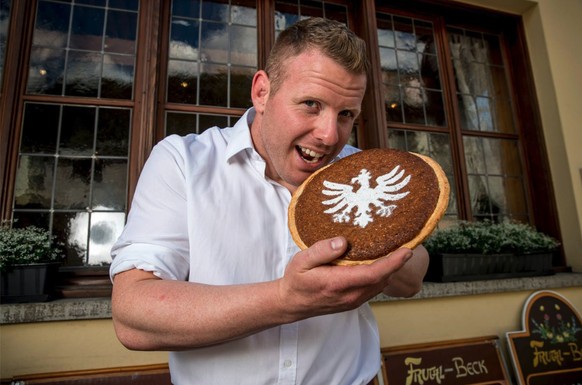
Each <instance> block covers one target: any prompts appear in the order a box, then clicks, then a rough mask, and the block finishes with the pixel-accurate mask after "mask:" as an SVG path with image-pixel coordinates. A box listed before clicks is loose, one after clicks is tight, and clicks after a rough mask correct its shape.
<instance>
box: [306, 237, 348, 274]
mask: <svg viewBox="0 0 582 385" xmlns="http://www.w3.org/2000/svg"><path fill="white" fill-rule="evenodd" d="M347 247H348V241H347V240H346V239H345V238H344V237H335V238H329V239H324V240H321V241H318V242H316V243H314V244H313V245H312V246H311V247H309V248H308V249H305V250H303V251H302V252H301V259H302V262H303V263H302V265H303V268H305V269H306V270H309V269H312V268H314V267H317V266H321V265H326V264H328V263H330V262H332V261H334V260H336V259H338V258H339V257H341V256H342V255H343V254H344V253H345V252H346V249H347Z"/></svg>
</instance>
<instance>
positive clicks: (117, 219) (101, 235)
mask: <svg viewBox="0 0 582 385" xmlns="http://www.w3.org/2000/svg"><path fill="white" fill-rule="evenodd" d="M124 224H125V214H124V213H122V212H121V213H101V212H95V213H92V214H91V224H90V226H91V228H90V229H91V230H90V232H89V234H90V235H89V250H88V260H87V264H88V265H89V266H100V265H104V264H109V263H111V255H110V252H111V247H112V246H113V244H114V243H115V241H116V240H117V238H118V237H119V235H121V231H122V230H123V226H124Z"/></svg>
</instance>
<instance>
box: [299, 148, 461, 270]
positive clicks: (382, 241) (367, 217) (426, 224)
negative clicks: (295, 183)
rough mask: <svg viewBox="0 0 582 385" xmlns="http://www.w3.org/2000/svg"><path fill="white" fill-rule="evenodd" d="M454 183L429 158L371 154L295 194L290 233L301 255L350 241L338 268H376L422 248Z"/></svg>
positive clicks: (338, 166)
mask: <svg viewBox="0 0 582 385" xmlns="http://www.w3.org/2000/svg"><path fill="white" fill-rule="evenodd" d="M449 191H450V189H449V183H448V181H447V177H446V175H445V174H444V172H443V170H442V169H441V167H440V166H439V164H438V163H437V162H435V161H434V160H432V159H431V158H429V157H426V156H423V155H420V154H415V153H412V152H406V151H400V150H393V149H373V150H365V151H361V152H358V153H355V154H353V155H350V156H348V157H345V158H343V159H341V160H339V161H337V162H335V163H332V164H330V165H328V166H326V167H324V168H322V169H320V170H318V171H317V172H315V173H313V174H312V175H311V176H310V177H309V178H308V179H307V180H305V182H303V184H301V186H299V188H298V189H297V191H295V193H294V194H293V198H292V199H291V204H290V206H289V228H290V230H291V235H292V236H293V240H294V241H295V243H297V245H298V246H299V247H300V248H301V249H306V248H308V247H309V246H311V245H313V244H314V243H315V242H317V241H319V240H322V239H327V238H332V237H335V236H340V235H341V236H344V237H345V238H346V239H347V241H348V249H347V251H346V253H345V254H344V255H343V256H342V257H341V258H340V259H338V260H337V261H336V262H335V263H336V264H341V265H351V264H363V263H371V262H373V261H374V260H376V259H378V258H380V257H383V256H385V255H388V254H390V253H391V252H393V251H394V250H396V249H398V248H400V247H408V248H410V249H413V248H415V247H416V246H418V245H419V244H420V243H421V242H422V241H423V240H424V239H425V238H426V237H427V236H428V235H429V234H430V233H431V232H432V231H433V230H434V228H435V226H436V225H437V223H438V221H439V220H440V219H441V217H442V216H443V214H444V213H445V211H446V208H447V205H448V201H449Z"/></svg>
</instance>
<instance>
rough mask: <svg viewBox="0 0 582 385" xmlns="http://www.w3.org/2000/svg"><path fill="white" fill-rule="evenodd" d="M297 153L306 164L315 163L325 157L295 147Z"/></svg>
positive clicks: (303, 148)
mask: <svg viewBox="0 0 582 385" xmlns="http://www.w3.org/2000/svg"><path fill="white" fill-rule="evenodd" d="M297 152H298V153H299V155H301V158H302V159H303V160H304V161H305V162H307V163H317V162H319V161H320V160H321V158H323V156H324V155H325V154H320V153H318V152H315V151H313V150H310V149H308V148H305V147H301V146H297Z"/></svg>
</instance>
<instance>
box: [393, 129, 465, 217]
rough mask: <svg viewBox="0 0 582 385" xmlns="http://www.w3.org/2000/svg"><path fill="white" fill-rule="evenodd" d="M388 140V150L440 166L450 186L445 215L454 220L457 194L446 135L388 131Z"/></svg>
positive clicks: (448, 140)
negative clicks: (398, 151) (405, 152)
mask: <svg viewBox="0 0 582 385" xmlns="http://www.w3.org/2000/svg"><path fill="white" fill-rule="evenodd" d="M388 140H389V147H390V148H397V149H400V150H403V151H411V152H415V153H417V154H422V155H426V156H429V157H431V158H432V159H434V160H435V161H436V162H438V163H439V164H440V166H441V167H442V169H443V171H444V172H445V174H446V176H447V179H448V180H449V184H450V185H451V193H450V198H449V206H448V207H447V212H446V215H448V216H450V217H451V218H456V217H457V213H458V212H457V205H456V201H457V199H456V194H457V192H456V190H455V188H454V187H455V183H454V168H453V160H452V158H451V143H450V136H449V135H448V134H434V133H428V132H422V131H408V130H390V131H389V137H388Z"/></svg>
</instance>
